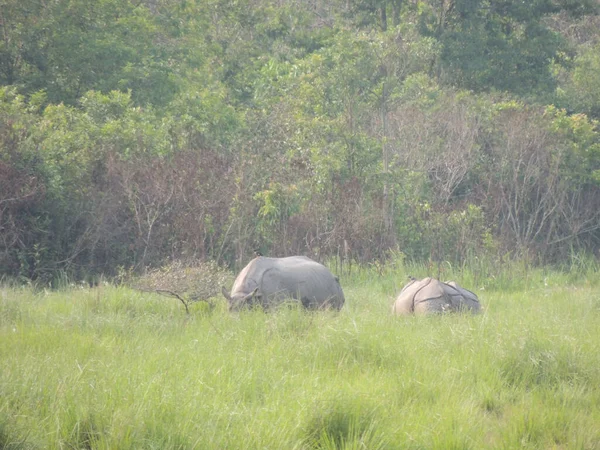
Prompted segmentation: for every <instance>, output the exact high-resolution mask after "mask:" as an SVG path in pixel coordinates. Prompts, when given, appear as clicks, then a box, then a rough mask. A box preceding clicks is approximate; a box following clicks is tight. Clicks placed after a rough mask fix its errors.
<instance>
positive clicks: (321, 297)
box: [233, 256, 344, 309]
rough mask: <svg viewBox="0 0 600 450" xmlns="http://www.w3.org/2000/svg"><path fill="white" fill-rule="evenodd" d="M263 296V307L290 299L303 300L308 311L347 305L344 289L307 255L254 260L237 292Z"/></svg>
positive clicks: (241, 275)
mask: <svg viewBox="0 0 600 450" xmlns="http://www.w3.org/2000/svg"><path fill="white" fill-rule="evenodd" d="M255 288H258V292H259V293H260V294H261V303H262V304H263V306H271V305H273V304H277V303H281V302H282V301H285V300H288V299H295V300H298V301H301V302H302V304H303V305H304V306H305V307H307V308H312V309H316V308H322V307H334V308H337V309H339V308H341V307H342V306H343V304H344V294H343V292H342V288H341V287H340V284H339V283H338V281H337V279H336V278H335V277H334V276H333V274H332V273H331V272H330V271H329V269H327V268H326V267H325V266H323V265H322V264H319V263H318V262H316V261H313V260H312V259H310V258H307V257H305V256H290V257H286V258H267V257H258V258H255V259H253V260H252V261H251V262H250V263H249V264H248V265H247V266H246V267H245V268H244V269H243V270H242V272H240V275H239V276H238V278H237V279H236V281H235V283H234V287H233V291H234V292H236V293H239V294H241V293H244V294H248V293H251V292H252V291H253V290H254V289H255Z"/></svg>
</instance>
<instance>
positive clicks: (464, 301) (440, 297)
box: [392, 278, 481, 314]
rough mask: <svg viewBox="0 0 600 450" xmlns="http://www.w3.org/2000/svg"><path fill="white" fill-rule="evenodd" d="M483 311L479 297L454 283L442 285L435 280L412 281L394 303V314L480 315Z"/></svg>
mask: <svg viewBox="0 0 600 450" xmlns="http://www.w3.org/2000/svg"><path fill="white" fill-rule="evenodd" d="M480 310H481V306H480V304H479V299H478V298H477V296H476V295H475V294H474V293H473V292H471V291H468V290H467V289H464V288H462V287H460V286H459V285H458V284H456V283H455V282H454V281H450V282H448V283H442V282H441V281H439V280H436V279H434V278H424V279H422V280H414V279H413V280H411V281H410V282H409V283H408V284H407V285H406V286H404V288H402V291H400V294H398V298H396V301H395V302H394V305H393V307H392V312H393V313H394V314H410V313H415V314H427V313H441V312H455V311H470V312H472V313H474V314H475V313H478V312H479V311H480Z"/></svg>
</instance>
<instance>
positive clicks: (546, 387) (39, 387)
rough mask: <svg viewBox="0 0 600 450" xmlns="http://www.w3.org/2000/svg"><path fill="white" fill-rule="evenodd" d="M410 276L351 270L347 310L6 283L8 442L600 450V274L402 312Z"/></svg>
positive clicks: (527, 278)
mask: <svg viewBox="0 0 600 450" xmlns="http://www.w3.org/2000/svg"><path fill="white" fill-rule="evenodd" d="M406 273H407V270H406V269H405V268H396V269H395V268H388V269H386V270H383V271H382V270H379V271H378V270H375V269H369V270H354V271H353V272H352V273H349V274H346V275H344V276H342V277H341V281H342V286H343V287H344V291H345V294H346V306H345V307H344V308H343V309H342V311H341V312H339V313H335V312H327V311H321V312H306V311H302V310H301V309H298V308H294V307H284V308H281V309H278V310H277V311H273V312H269V313H264V312H262V311H258V310H252V311H244V312H241V313H238V314H230V313H228V312H227V311H226V308H225V304H224V301H223V302H221V301H220V300H219V302H218V303H217V307H215V308H213V309H210V308H208V307H207V305H206V304H204V303H196V304H193V305H192V307H191V308H190V309H191V311H190V312H191V314H189V315H186V314H185V312H184V310H183V308H182V305H181V303H179V302H178V301H177V300H175V299H169V298H166V297H161V296H158V295H154V294H149V293H142V292H139V291H135V290H131V289H128V288H126V287H119V286H113V285H108V284H107V285H100V286H98V287H95V288H87V287H78V286H74V287H68V288H67V287H66V288H63V289H56V290H44V289H33V288H28V287H17V286H9V285H8V284H6V285H4V286H3V287H0V448H1V449H82V448H83V449H96V448H98V449H142V448H146V449H194V448H195V449H259V448H260V449H337V448H345V449H481V448H493V449H513V448H532V449H533V448H536V449H538V448H540V449H551V448H556V449H594V448H600V277H599V276H598V275H599V272H598V271H597V270H594V271H587V272H578V273H574V272H569V271H567V272H553V271H545V270H542V269H538V270H535V271H532V272H530V273H527V274H524V273H523V272H520V271H518V270H515V271H514V273H512V275H511V274H508V275H506V278H505V279H498V278H497V279H495V280H491V281H490V279H486V280H481V279H479V280H478V279H477V278H476V277H474V276H473V274H472V273H470V272H463V273H457V274H454V275H455V278H457V279H458V281H459V282H461V284H463V285H464V286H465V287H469V288H472V289H473V290H475V291H476V292H477V294H478V295H479V297H480V299H481V302H482V305H483V307H484V311H483V313H482V314H480V315H478V316H470V315H441V316H429V317H393V316H392V315H391V314H390V305H391V303H392V300H393V297H394V295H395V293H396V292H397V291H398V289H399V288H400V287H401V286H402V285H403V284H404V281H405V280H406ZM413 274H414V275H417V276H418V275H420V274H419V273H418V270H417V272H413Z"/></svg>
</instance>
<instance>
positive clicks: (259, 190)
mask: <svg viewBox="0 0 600 450" xmlns="http://www.w3.org/2000/svg"><path fill="white" fill-rule="evenodd" d="M0 11H1V12H0V236H2V238H1V239H0V267H1V269H0V273H2V274H9V275H11V276H14V277H16V278H19V279H22V280H27V279H38V280H40V281H42V282H43V283H48V282H51V281H52V280H53V279H54V278H56V279H60V278H62V277H67V278H71V277H75V278H81V279H93V278H94V277H97V276H98V274H99V273H101V272H105V273H108V274H116V273H117V271H118V269H117V267H124V268H126V270H129V269H130V268H131V267H135V268H136V269H137V270H142V269H143V268H144V267H146V266H148V265H152V266H154V267H159V266H161V265H162V261H164V259H165V258H167V257H172V258H175V259H177V258H183V259H187V258H194V259H196V258H200V259H207V260H208V259H214V260H217V261H218V262H219V263H223V262H225V263H227V264H229V265H230V266H232V267H233V266H239V267H241V266H243V265H245V262H247V259H248V257H249V256H250V255H251V252H252V250H254V249H256V248H261V249H263V250H264V251H266V252H270V253H272V254H278V255H280V254H281V255H283V254H290V253H299V254H310V255H311V256H315V257H316V258H329V257H333V256H335V257H337V258H338V259H339V260H343V262H344V264H345V263H346V262H349V261H353V262H354V261H356V262H360V263H365V264H375V263H377V264H383V265H385V259H386V258H387V257H388V256H387V255H389V254H390V252H392V251H394V250H399V251H402V252H403V253H404V254H405V256H406V258H407V260H409V261H419V262H427V261H431V260H435V261H448V262H450V263H451V264H456V265H459V266H463V265H464V264H465V263H466V261H475V258H477V257H479V258H481V259H482V260H486V261H487V260H494V259H501V258H503V257H504V255H506V254H510V255H513V256H515V257H516V255H520V256H522V257H523V258H524V259H525V260H526V261H530V260H535V261H539V262H551V263H557V264H559V263H561V262H563V261H567V260H569V257H570V256H571V255H572V254H579V253H580V252H584V253H587V254H597V252H598V242H600V235H599V234H598V233H599V232H600V227H599V226H598V225H597V224H598V223H600V216H599V214H598V213H596V212H595V211H598V210H600V204H599V203H598V200H597V199H598V198H600V196H599V195H598V189H600V184H599V183H600V181H599V180H600V156H599V154H600V150H598V135H597V134H598V125H597V123H596V122H595V121H594V120H595V118H597V116H598V114H599V113H598V111H597V106H598V102H599V100H598V95H597V92H599V91H600V90H599V89H598V88H597V87H598V75H597V74H598V73H600V70H598V56H597V55H598V51H597V50H598V49H597V45H598V41H599V40H600V35H599V34H598V31H597V29H598V27H597V26H594V25H595V24H596V21H597V16H595V15H596V14H597V13H598V5H597V2H594V1H593V0H586V1H584V2H573V1H570V0H564V1H563V0H561V1H547V0H539V1H537V0H536V1H532V2H522V1H503V2H500V3H498V2H491V1H488V0H456V1H452V2H446V1H443V2H439V1H433V0H424V1H418V2H408V1H403V0H351V1H346V0H333V1H332V2H293V1H288V0H284V1H280V2H276V3H274V2H270V1H263V0H260V1H249V0H240V1H236V2H231V1H226V0H209V1H200V0H190V1H184V2H179V1H160V2H157V1H154V0H152V1H151V0H144V1H141V2H130V1H124V0H101V1H96V2H89V1H84V0H56V1H51V2H42V1H38V0H22V1H15V0H1V1H0ZM548 103H554V104H553V105H548ZM563 108H564V110H563ZM515 162H516V163H515ZM521 162H522V163H521Z"/></svg>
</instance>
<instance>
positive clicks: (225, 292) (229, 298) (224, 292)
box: [221, 286, 233, 302]
mask: <svg viewBox="0 0 600 450" xmlns="http://www.w3.org/2000/svg"><path fill="white" fill-rule="evenodd" d="M221 292H222V293H223V297H225V298H226V299H227V300H228V301H230V302H231V301H233V299H232V298H231V295H229V292H227V289H225V286H221Z"/></svg>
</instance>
